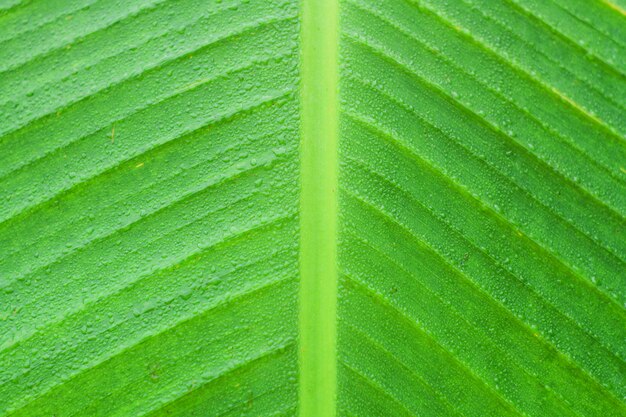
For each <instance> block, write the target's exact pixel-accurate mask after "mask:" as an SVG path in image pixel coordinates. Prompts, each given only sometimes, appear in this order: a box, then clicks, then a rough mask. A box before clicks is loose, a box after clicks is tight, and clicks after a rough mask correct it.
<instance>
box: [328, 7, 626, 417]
mask: <svg viewBox="0 0 626 417" xmlns="http://www.w3.org/2000/svg"><path fill="white" fill-rule="evenodd" d="M590 3H591V4H590ZM587 6H589V7H587ZM341 21H342V27H341V29H342V31H341V44H340V56H341V62H342V72H341V87H340V95H341V114H340V124H341V137H340V161H341V168H340V215H341V223H340V224H341V231H340V254H339V263H340V272H341V280H340V298H339V306H338V308H339V330H338V331H339V335H338V337H339V350H338V355H339V359H338V360H339V368H338V372H339V381H338V382H339V406H338V407H339V409H340V414H341V415H349V416H371V415H376V416H403V415H409V416H410V415H420V416H427V415H432V416H442V415H450V416H456V415H463V416H485V415H489V416H496V415H497V416H505V415H522V416H622V415H625V414H626V404H625V403H624V398H626V397H625V395H626V350H625V346H626V345H625V344H624V341H626V326H625V323H626V309H625V301H626V246H625V244H626V221H625V217H626V200H625V197H626V175H625V174H626V169H625V168H624V167H625V166H626V138H625V137H624V134H625V133H626V131H625V125H624V120H625V119H624V103H626V100H625V98H626V81H625V79H624V70H625V67H624V62H626V60H624V59H623V57H622V55H623V54H624V51H626V49H624V45H626V37H625V35H626V34H625V33H624V29H623V28H624V22H625V20H624V16H623V15H620V14H619V13H616V11H615V10H614V9H612V8H610V7H607V5H606V4H602V3H601V2H597V3H596V2H582V1H581V2H579V1H571V2H569V1H558V0H553V1H532V0H515V1H513V0H495V1H491V0H489V1H487V0H455V1H446V0H441V1H439V0H390V1H385V2H378V1H370V0H344V1H343V2H342V17H341ZM364 393H366V394H364Z"/></svg>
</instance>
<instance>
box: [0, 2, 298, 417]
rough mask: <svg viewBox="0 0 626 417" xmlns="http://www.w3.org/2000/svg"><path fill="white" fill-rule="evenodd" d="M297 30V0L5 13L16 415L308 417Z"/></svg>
mask: <svg viewBox="0 0 626 417" xmlns="http://www.w3.org/2000/svg"><path fill="white" fill-rule="evenodd" d="M59 3H60V4H59ZM53 4H55V6H54V7H53ZM297 37H298V9H297V7H296V6H295V5H294V4H293V2H291V1H282V0H275V1H270V2H268V1H264V2H248V1H234V0H224V1H212V2H199V1H195V0H185V1H180V2H171V1H162V0H161V1H155V0H146V1H145V0H141V1H139V0H138V1H131V2H129V1H117V0H95V1H94V0H87V1H78V2H21V3H17V4H15V5H13V6H12V7H11V8H10V9H8V10H6V11H2V12H0V57H1V58H2V59H1V61H2V64H0V72H1V73H0V118H1V119H2V120H3V121H4V122H3V123H2V126H1V127H0V155H1V156H0V198H1V202H0V415H11V416H43V415H47V416H51V415H57V416H89V417H93V416H131V415H132V416H143V415H146V416H147V415H149V416H160V415H168V416H169V415H181V416H209V415H210V416H240V415H244V414H245V415H248V414H249V415H264V416H279V415H293V414H294V410H295V408H296V406H297V403H296V401H297V398H296V397H297V389H296V382H295V381H296V372H297V345H296V341H297V301H296V300H297V292H298V287H297V275H298V269H297V259H298V183H297V181H298V175H297V172H298V143H299V141H298V136H299V133H298V117H299V116H298V91H297V88H298V39H297Z"/></svg>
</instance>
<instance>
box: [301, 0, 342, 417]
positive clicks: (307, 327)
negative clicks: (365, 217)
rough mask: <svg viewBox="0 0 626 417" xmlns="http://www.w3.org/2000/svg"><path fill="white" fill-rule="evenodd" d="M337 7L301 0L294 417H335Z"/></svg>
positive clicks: (331, 0)
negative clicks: (296, 399)
mask: <svg viewBox="0 0 626 417" xmlns="http://www.w3.org/2000/svg"><path fill="white" fill-rule="evenodd" d="M338 33H339V6H338V1H337V0H303V2H302V33H301V37H302V38H301V39H302V52H301V75H302V88H301V106H302V107H301V109H302V125H301V141H302V142H301V161H302V165H301V178H300V181H301V211H300V213H301V229H300V233H301V235H300V236H301V237H300V242H301V247H300V250H301V252H300V279H301V285H300V351H299V368H300V380H299V387H300V388H299V390H300V391H299V396H300V409H299V415H300V417H332V416H335V415H336V398H337V395H336V391H337V388H336V387H337V381H336V379H337V378H336V375H337V364H336V357H337V355H336V344H337V343H336V341H337V336H336V334H337V330H336V329H337V323H336V310H337V186H338V181H337V171H338V145H337V142H338V141H337V138H338V116H337V110H338V68H339V67H338V40H339V35H338Z"/></svg>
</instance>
